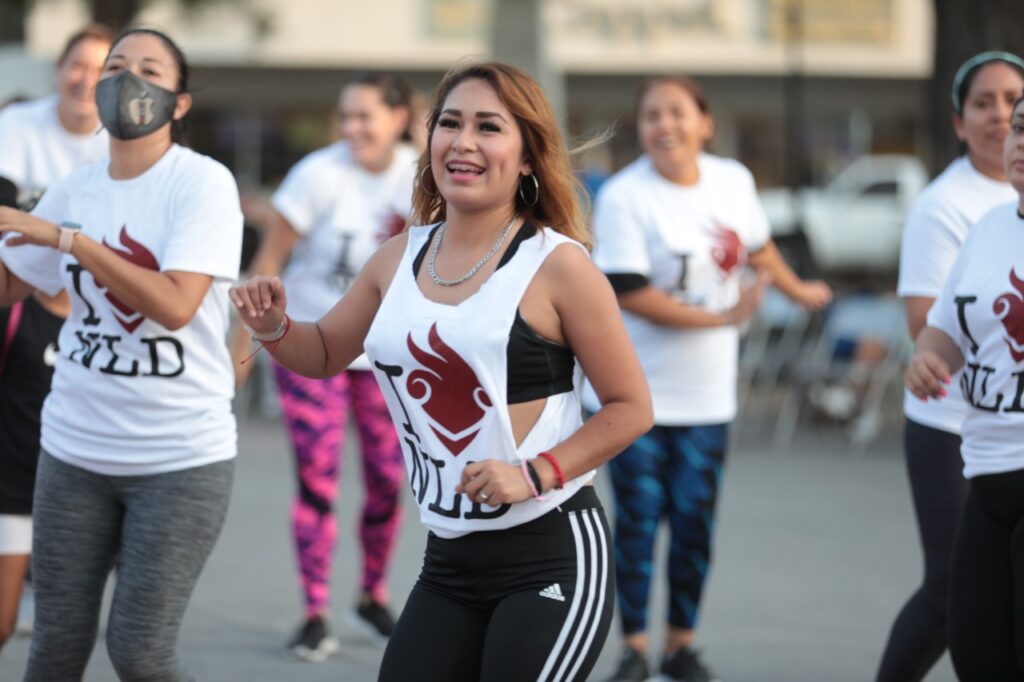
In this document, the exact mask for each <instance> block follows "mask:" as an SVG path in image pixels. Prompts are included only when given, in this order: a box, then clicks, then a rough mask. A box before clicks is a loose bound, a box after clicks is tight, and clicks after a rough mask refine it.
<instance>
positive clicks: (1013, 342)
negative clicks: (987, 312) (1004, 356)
mask: <svg viewBox="0 0 1024 682" xmlns="http://www.w3.org/2000/svg"><path fill="white" fill-rule="evenodd" d="M1010 284H1012V285H1013V288H1014V289H1015V291H1008V292H1006V293H1005V294H1003V295H1001V296H1000V297H999V298H997V299H996V300H995V303H993V304H992V312H994V313H995V314H996V317H998V318H999V319H1000V320H1001V321H1002V323H1003V328H1004V329H1005V330H1006V334H1005V335H1003V340H1004V341H1006V346H1007V347H1008V348H1009V349H1010V356H1011V357H1013V361H1014V362H1020V361H1021V360H1024V280H1022V279H1021V278H1020V277H1018V276H1017V273H1016V272H1014V269H1013V268H1010Z"/></svg>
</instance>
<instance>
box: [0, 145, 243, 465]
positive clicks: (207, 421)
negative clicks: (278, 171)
mask: <svg viewBox="0 0 1024 682" xmlns="http://www.w3.org/2000/svg"><path fill="white" fill-rule="evenodd" d="M108 165H109V164H108V162H107V161H101V162H99V163H95V164H92V165H89V166H85V167H83V168H81V169H79V170H78V171H76V172H74V173H72V174H71V175H69V176H68V177H67V178H65V179H64V180H62V181H60V182H58V183H57V184H55V185H53V186H52V187H51V188H50V189H49V190H48V191H47V192H46V194H45V195H43V198H42V200H41V201H40V202H39V205H38V206H36V208H35V210H34V211H33V213H34V214H35V215H38V216H39V217H41V218H44V219H46V220H49V221H53V222H61V221H70V222H74V223H78V224H79V225H81V226H82V233H83V234H86V235H88V236H89V237H91V238H92V239H94V240H95V241H97V242H99V243H101V244H103V245H105V246H106V247H107V248H108V249H110V250H111V251H113V252H114V253H116V254H117V255H118V256H120V257H121V258H124V259H125V260H128V261H130V262H132V263H134V264H136V265H138V266H140V267H143V268H146V269H149V270H160V271H168V270H177V271H183V272H195V273H201V274H205V275H210V276H212V277H213V283H212V285H211V286H210V289H209V290H208V291H207V293H206V296H205V297H204V298H203V300H202V303H201V304H200V306H199V310H198V311H197V312H196V314H195V316H194V317H193V318H192V320H191V321H190V322H189V323H188V324H186V325H185V326H184V327H182V328H181V329H178V330H175V331H171V330H169V329H167V328H166V327H164V326H163V325H161V324H159V323H157V322H155V321H153V320H150V319H148V318H146V317H145V316H144V315H142V313H140V312H138V311H136V310H133V309H132V308H131V307H130V306H129V305H127V304H126V303H125V302H124V301H122V300H120V299H119V298H118V297H117V296H115V295H114V294H113V293H112V292H110V291H109V290H107V289H106V287H105V286H104V284H103V282H102V281H97V279H96V278H95V277H93V276H92V274H90V273H89V272H88V271H86V270H85V269H83V268H82V267H81V266H80V265H79V264H78V261H77V260H76V259H75V258H74V257H73V256H71V255H66V254H63V253H60V252H59V251H57V250H55V249H50V248H44V247H36V246H20V247H15V248H11V247H7V246H4V245H0V260H2V261H3V262H4V263H5V264H6V265H7V267H8V268H10V270H11V271H12V272H13V273H14V274H15V275H17V276H18V277H19V278H21V279H22V280H24V281H25V282H28V283H29V284H31V285H32V286H34V287H35V288H37V289H42V290H43V291H45V292H47V293H50V294H55V293H57V292H58V291H60V290H61V289H67V291H68V293H69V295H70V297H71V314H70V315H69V316H68V319H67V321H66V322H65V323H64V326H63V328H62V329H61V333H60V338H59V341H58V344H59V347H60V351H59V356H58V358H57V365H56V369H55V372H54V377H53V386H52V389H51V392H50V395H49V396H48V397H47V398H46V402H45V403H44V405H43V415H42V421H43V423H42V446H43V448H45V449H46V451H47V452H49V453H51V454H52V455H53V456H55V457H57V458H59V459H62V460H64V461H66V462H69V463H71V464H74V465H76V466H80V467H82V468H85V469H88V470H90V471H95V472H97V473H101V474H107V475H139V474H156V473H162V472H166V471H176V470H180V469H187V468H191V467H196V466H202V465H204V464H210V463H212V462H216V461H221V460H225V459H230V458H232V457H234V456H235V454H236V451H237V446H236V429H235V418H234V414H233V413H232V411H231V398H232V396H233V395H234V375H233V372H232V368H231V359H230V357H229V355H228V351H227V347H226V344H225V338H226V335H227V330H228V324H229V317H228V295H227V294H228V288H229V286H230V285H231V282H233V281H234V280H235V279H237V277H238V266H239V260H240V255H241V245H242V214H241V209H240V208H239V200H238V188H237V186H236V185H235V181H234V178H233V177H232V176H231V173H230V172H229V171H228V170H227V169H226V168H225V167H224V166H222V165H221V164H219V163H217V162H216V161H214V160H213V159H210V158H208V157H205V156H202V155H200V154H197V153H195V152H193V151H191V150H189V149H186V148H184V147H179V146H173V147H172V148H171V149H170V150H169V151H168V152H167V153H166V154H164V155H163V157H161V158H160V160H159V161H158V162H157V163H156V164H154V165H153V167H152V168H150V169H149V170H147V171H146V172H145V173H143V174H142V175H140V176H139V177H137V178H133V179H131V180H113V179H111V177H110V175H109V173H108Z"/></svg>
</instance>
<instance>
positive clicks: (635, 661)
mask: <svg viewBox="0 0 1024 682" xmlns="http://www.w3.org/2000/svg"><path fill="white" fill-rule="evenodd" d="M650 676H651V671H650V669H649V668H648V667H647V659H645V658H644V655H643V654H642V653H640V652H639V651H637V650H636V649H634V648H632V647H628V646H626V647H622V655H621V657H620V658H619V667H618V668H616V669H615V674H613V675H612V676H611V677H609V678H608V682H644V680H646V679H647V678H648V677H650Z"/></svg>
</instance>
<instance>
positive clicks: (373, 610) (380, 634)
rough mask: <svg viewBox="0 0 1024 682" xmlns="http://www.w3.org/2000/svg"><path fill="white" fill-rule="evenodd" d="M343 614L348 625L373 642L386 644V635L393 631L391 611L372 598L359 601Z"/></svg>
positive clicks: (393, 619)
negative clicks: (353, 607) (354, 606)
mask: <svg viewBox="0 0 1024 682" xmlns="http://www.w3.org/2000/svg"><path fill="white" fill-rule="evenodd" d="M345 615H346V620H347V621H348V623H349V625H352V626H353V627H355V628H356V629H357V630H359V631H360V632H362V633H363V634H364V635H366V636H367V637H369V638H370V641H372V642H373V643H374V644H378V645H381V646H383V645H385V644H387V643H388V637H390V636H391V633H392V632H394V631H395V617H394V616H392V615H391V611H389V610H388V607H386V606H384V604H381V603H379V602H376V601H374V600H372V599H365V600H363V601H361V602H359V605H358V606H356V608H355V609H353V610H352V611H349V612H348V613H346V614H345Z"/></svg>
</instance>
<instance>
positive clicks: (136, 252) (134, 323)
mask: <svg viewBox="0 0 1024 682" xmlns="http://www.w3.org/2000/svg"><path fill="white" fill-rule="evenodd" d="M118 241H120V242H121V246H123V247H124V248H123V249H119V248H117V247H114V246H111V245H110V244H108V243H107V239H106V237H104V238H103V246H105V247H107V248H108V249H110V250H111V251H113V252H114V253H116V254H117V255H118V256H120V257H121V258H124V259H125V260H126V261H128V262H129V263H134V264H135V265H138V266H140V267H143V268H146V269H147V270H158V271H159V270H160V264H159V263H157V261H156V257H155V256H154V255H153V254H152V253H151V252H150V250H149V249H147V248H146V247H145V246H143V245H142V244H140V243H139V242H137V241H135V240H134V239H132V238H131V237H129V236H128V230H126V229H125V226H124V225H122V226H121V233H120V234H119V235H118ZM96 286H98V287H100V288H102V289H105V288H106V287H105V286H104V285H103V284H100V282H99V280H97V281H96ZM105 296H106V299H107V300H108V301H110V305H112V306H114V319H116V320H117V321H118V322H119V323H120V324H121V326H122V327H124V328H125V330H126V331H127V332H128V333H129V334H131V333H132V332H133V331H135V330H136V329H137V328H138V326H139V325H140V324H142V322H143V320H145V319H146V317H145V316H144V315H142V314H141V313H139V312H137V311H135V310H133V309H132V308H131V307H129V306H128V305H126V304H125V303H124V302H123V301H122V300H121V299H119V298H118V297H117V296H114V294H112V293H110V292H109V291H108V292H107V293H106V294H105ZM118 313H120V314H118Z"/></svg>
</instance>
